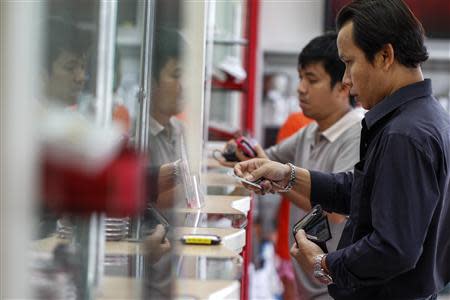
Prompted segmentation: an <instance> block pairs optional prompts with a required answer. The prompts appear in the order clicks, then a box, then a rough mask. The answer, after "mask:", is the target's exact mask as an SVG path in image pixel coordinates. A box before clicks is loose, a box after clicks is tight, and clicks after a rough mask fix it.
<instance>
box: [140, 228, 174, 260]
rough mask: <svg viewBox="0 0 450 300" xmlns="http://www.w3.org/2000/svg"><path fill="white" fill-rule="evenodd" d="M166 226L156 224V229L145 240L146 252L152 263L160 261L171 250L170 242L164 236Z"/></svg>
mask: <svg viewBox="0 0 450 300" xmlns="http://www.w3.org/2000/svg"><path fill="white" fill-rule="evenodd" d="M164 234H165V231H164V227H163V226H162V225H161V224H158V225H157V226H156V229H155V231H154V232H153V233H152V234H151V235H149V236H147V237H146V238H145V240H144V244H143V246H144V253H145V255H146V257H147V259H148V260H149V262H150V264H154V263H156V262H158V261H159V260H160V259H161V257H162V256H163V255H164V254H166V253H168V252H169V251H170V242H169V240H168V239H167V238H164V239H163V237H164Z"/></svg>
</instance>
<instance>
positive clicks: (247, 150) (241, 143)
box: [236, 136, 256, 158]
mask: <svg viewBox="0 0 450 300" xmlns="http://www.w3.org/2000/svg"><path fill="white" fill-rule="evenodd" d="M236 145H237V147H238V148H239V149H240V150H241V151H242V153H244V155H245V156H247V157H249V158H254V157H256V150H255V146H254V144H253V143H252V142H251V140H249V139H248V138H246V137H245V136H240V137H239V138H237V139H236Z"/></svg>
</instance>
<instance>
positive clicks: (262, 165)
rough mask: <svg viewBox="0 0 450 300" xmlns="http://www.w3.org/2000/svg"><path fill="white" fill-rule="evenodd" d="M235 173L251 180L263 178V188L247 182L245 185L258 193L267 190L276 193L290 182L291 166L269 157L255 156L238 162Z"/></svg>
mask: <svg viewBox="0 0 450 300" xmlns="http://www.w3.org/2000/svg"><path fill="white" fill-rule="evenodd" d="M234 173H235V174H236V175H237V176H240V177H244V178H245V179H247V180H249V181H256V180H258V179H260V178H262V179H263V181H262V182H261V183H260V185H261V187H262V189H258V188H256V187H253V186H251V185H247V184H245V183H244V186H245V187H246V188H247V189H250V190H252V191H254V192H256V193H258V194H264V193H267V192H270V193H274V192H277V191H280V190H283V189H284V187H285V186H286V185H287V183H288V182H289V178H290V173H291V168H290V167H289V166H288V165H284V164H280V163H278V162H274V161H271V160H268V159H263V158H255V159H251V160H248V161H245V162H240V163H238V164H236V166H235V167H234Z"/></svg>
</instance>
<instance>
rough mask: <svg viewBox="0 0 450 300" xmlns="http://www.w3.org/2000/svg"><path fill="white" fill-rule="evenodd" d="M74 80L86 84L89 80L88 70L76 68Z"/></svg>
mask: <svg viewBox="0 0 450 300" xmlns="http://www.w3.org/2000/svg"><path fill="white" fill-rule="evenodd" d="M74 79H75V81H76V82H77V83H80V84H81V83H84V82H85V81H86V79H87V75H86V69H85V68H83V67H78V68H75V70H74Z"/></svg>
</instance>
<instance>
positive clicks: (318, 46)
mask: <svg viewBox="0 0 450 300" xmlns="http://www.w3.org/2000/svg"><path fill="white" fill-rule="evenodd" d="M336 40H337V34H336V33H335V32H327V33H325V34H323V35H321V36H319V37H316V38H314V39H312V40H311V41H310V42H309V43H308V44H307V45H306V46H305V48H303V50H302V52H300V54H299V55H298V66H299V67H300V68H304V67H306V66H308V65H310V64H316V63H322V64H323V67H324V69H325V71H326V72H327V73H328V75H330V77H331V87H334V86H335V85H336V83H338V82H341V81H342V77H344V72H345V65H344V63H343V62H342V61H341V60H340V58H339V53H338V49H337V45H336Z"/></svg>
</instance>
